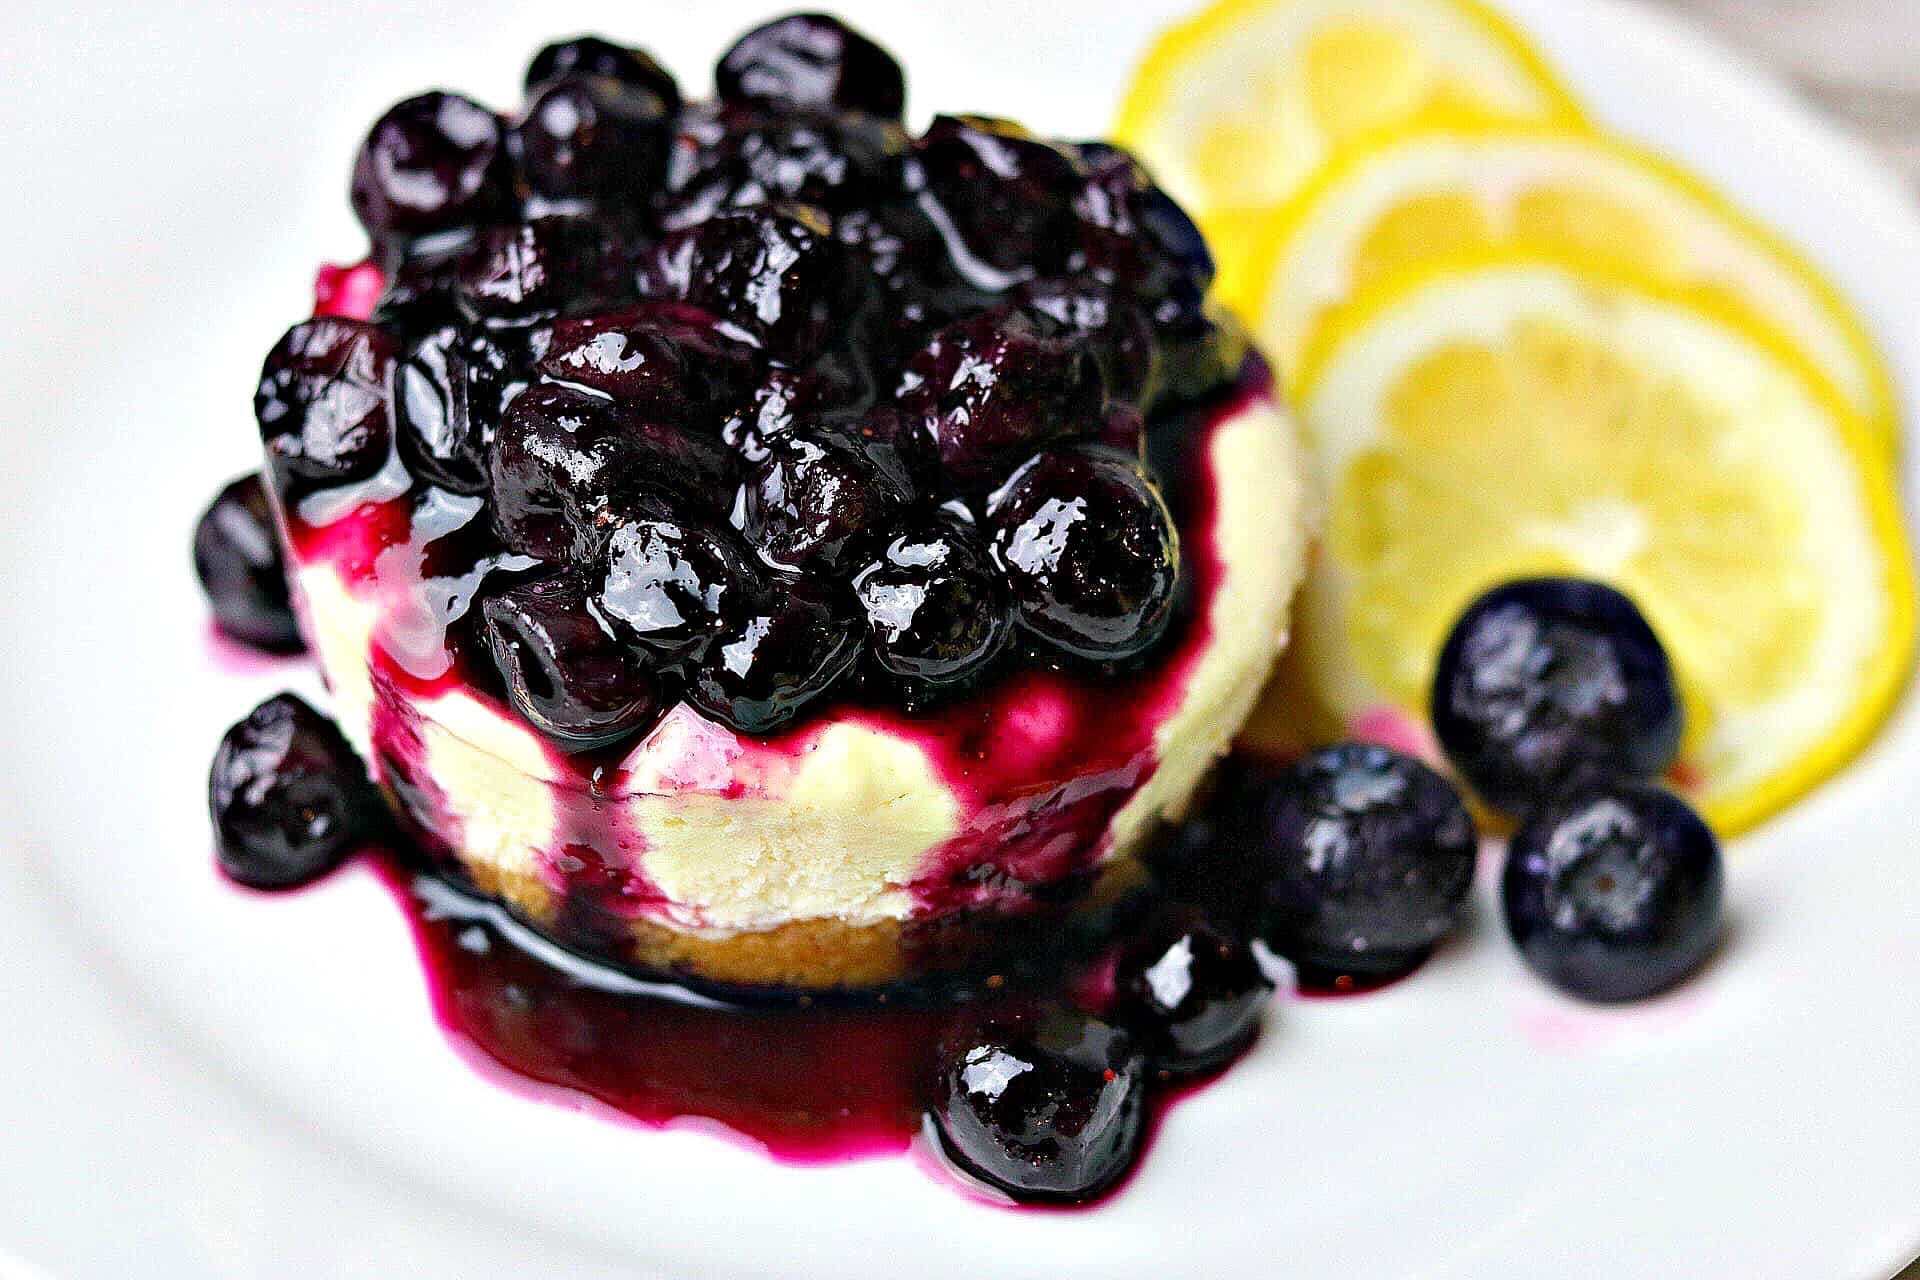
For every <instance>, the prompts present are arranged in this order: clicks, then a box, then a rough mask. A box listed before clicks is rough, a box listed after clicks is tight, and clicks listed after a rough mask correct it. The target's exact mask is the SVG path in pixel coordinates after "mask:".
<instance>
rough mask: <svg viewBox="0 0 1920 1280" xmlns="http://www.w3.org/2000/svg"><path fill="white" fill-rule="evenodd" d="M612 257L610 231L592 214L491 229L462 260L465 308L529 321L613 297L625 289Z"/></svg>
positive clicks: (479, 315) (473, 313) (485, 316)
mask: <svg viewBox="0 0 1920 1280" xmlns="http://www.w3.org/2000/svg"><path fill="white" fill-rule="evenodd" d="M611 259H612V249H611V246H610V245H609V244H608V242H607V236H606V232H605V231H604V230H603V229H602V228H601V226H600V224H599V223H597V222H595V221H594V220H592V219H590V218H581V217H568V216H563V215H551V216H548V217H544V218H535V219H533V220H532V221H530V222H523V223H521V224H519V225H518V226H511V227H493V228H489V229H488V230H487V231H486V232H485V233H484V234H483V235H482V236H481V237H480V238H479V240H478V242H477V243H476V244H475V245H474V247H473V249H472V250H471V251H470V252H469V253H468V254H466V255H465V256H464V257H462V259H461V260H460V267H459V301H460V307H461V310H462V312H463V313H464V314H466V315H467V316H468V317H470V318H474V319H482V320H504V321H508V322H520V323H524V322H525V321H527V320H529V319H533V318H544V317H551V316H553V315H555V314H557V313H558V312H559V311H560V310H561V309H562V308H563V307H574V308H577V307H579V306H581V305H583V304H585V303H590V302H593V301H596V300H604V299H608V298H610V297H612V296H613V295H615V294H616V292H617V291H619V290H621V289H623V288H624V285H623V284H620V283H618V282H616V280H615V277H614V273H613V270H612V261H611Z"/></svg>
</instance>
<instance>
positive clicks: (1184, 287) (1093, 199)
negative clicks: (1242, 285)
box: [1073, 146, 1214, 336]
mask: <svg viewBox="0 0 1920 1280" xmlns="http://www.w3.org/2000/svg"><path fill="white" fill-rule="evenodd" d="M1081 154H1082V157H1083V158H1085V159H1087V162H1088V167H1089V168H1090V170H1091V172H1090V173H1089V175H1088V177H1087V180H1086V182H1085V183H1084V184H1083V185H1082V186H1081V188H1080V190H1079V191H1078V192H1077V193H1076V195H1075V196H1074V200H1073V210H1074V214H1075V216H1076V218H1077V220H1078V222H1079V228H1080V230H1079V245H1080V256H1081V259H1082V260H1083V261H1084V262H1085V264H1086V269H1087V270H1088V271H1089V272H1090V273H1091V274H1092V275H1093V276H1094V278H1095V279H1097V280H1100V281H1103V282H1105V283H1107V284H1110V285H1113V286H1115V287H1116V288H1118V289H1120V290H1122V291H1123V292H1125V293H1127V294H1128V295H1130V296H1132V297H1134V298H1137V299H1139V300H1140V302H1141V303H1142V305H1144V306H1145V307H1146V308H1147V310H1148V312H1149V314H1150V315H1151V316H1152V318H1153V320H1154V323H1155V324H1156V325H1158V326H1160V327H1161V328H1163V329H1165V330H1168V331H1169V332H1171V333H1172V334H1174V335H1177V336H1192V335H1195V334H1198V333H1200V332H1201V331H1202V330H1203V329H1204V328H1205V324H1206V322H1205V319H1204V317H1203V314H1202V311H1203V302H1204V300H1205V298H1206V294H1207V290H1208V288H1210V287H1211V286H1212V284H1213V276H1214V265H1213V255H1212V254H1211V253H1210V252H1208V250H1207V244H1206V241H1205V239H1204V238H1202V236H1201V235H1200V231H1199V229H1198V228H1197V227H1195V226H1194V224H1193V219H1191V218H1189V217H1188V216H1187V215H1186V212H1185V211H1184V210H1182V209H1181V208H1180V206H1179V205H1177V204H1175V203H1174V202H1173V200H1172V199H1170V198H1169V197H1168V196H1167V194H1166V192H1164V191H1162V190H1160V188H1159V187H1157V186H1155V185H1154V184H1153V182H1152V180H1151V179H1150V178H1149V177H1148V176H1147V174H1146V171H1145V170H1144V169H1142V168H1141V167H1140V165H1139V164H1138V162H1137V161H1135V160H1134V158H1133V157H1132V156H1130V155H1128V154H1127V153H1126V152H1125V151H1122V150H1120V149H1119V148H1117V147H1111V146H1101V147H1099V148H1097V149H1094V150H1089V149H1087V148H1082V149H1081Z"/></svg>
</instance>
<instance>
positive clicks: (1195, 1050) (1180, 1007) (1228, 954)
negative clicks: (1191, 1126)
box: [1112, 912, 1273, 1076]
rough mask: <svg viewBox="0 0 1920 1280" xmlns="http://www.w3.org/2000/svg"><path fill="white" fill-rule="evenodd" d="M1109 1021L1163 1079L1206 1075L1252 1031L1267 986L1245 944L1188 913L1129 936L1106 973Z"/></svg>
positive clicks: (1249, 1040) (1245, 1042)
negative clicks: (1133, 1040)
mask: <svg viewBox="0 0 1920 1280" xmlns="http://www.w3.org/2000/svg"><path fill="white" fill-rule="evenodd" d="M1114 989H1115V995H1116V1000H1115V1004H1114V1009H1113V1015H1112V1016H1113V1018H1114V1020H1115V1021H1116V1022H1118V1023H1119V1024H1120V1025H1122V1026H1124V1027H1126V1028H1127V1029H1128V1030H1130V1031H1132V1032H1133V1033H1134V1034H1135V1035H1136V1036H1138V1037H1139V1038H1140V1042H1141V1044H1142V1046H1143V1047H1144V1048H1145V1049H1146V1054H1147V1061H1148V1063H1149V1064H1151V1065H1152V1067H1153V1068H1154V1069H1155V1070H1156V1071H1161V1072H1164V1073H1166V1074H1167V1075H1171V1076H1183V1075H1196V1074H1199V1073H1201V1072H1205V1071H1212V1070H1214V1069H1215V1068H1217V1067H1221V1066H1224V1065H1226V1064H1227V1063H1228V1062H1230V1061H1231V1060H1232V1059H1233V1058H1235V1057H1237V1056H1238V1055H1239V1054H1240V1052H1241V1051H1242V1050H1243V1049H1245V1048H1246V1047H1247V1045H1249V1044H1250V1043H1252V1041H1253V1038H1254V1036H1255V1035H1257V1034H1258V1033H1259V1030H1260V1015H1261V1012H1262V1011H1263V1010H1264V1009H1265V1008H1266V1007H1267V1004H1268V1001H1269V997H1270V996H1271V995H1272V994H1273V983H1272V981H1271V980H1270V979H1269V978H1268V977H1267V975H1266V974H1265V972H1263V971H1262V970H1261V968H1260V962H1259V960H1258V959H1256V958H1255V956H1254V954H1253V948H1252V947H1251V946H1250V945H1249V944H1248V943H1247V941H1246V939H1244V938H1242V937H1239V936H1237V935H1235V934H1232V933H1228V932H1226V931H1225V930H1222V929H1220V928H1218V927H1216V926H1215V925H1213V924H1210V923H1208V921H1207V920H1206V919H1205V918H1204V917H1202V916H1200V915H1199V914H1198V913H1196V912H1170V913H1168V914H1166V915H1165V916H1163V917H1162V918H1161V919H1159V920H1156V921H1155V922H1154V923H1153V924H1152V925H1151V927H1150V928H1149V929H1148V931H1147V932H1145V933H1143V934H1141V935H1140V936H1139V937H1137V938H1136V939H1135V940H1134V941H1133V944H1132V945H1131V946H1130V947H1129V948H1128V949H1127V951H1126V953H1125V954H1124V955H1123V956H1122V957H1121V959H1120V963H1119V967H1118V968H1117V969H1116V971H1115V974H1114Z"/></svg>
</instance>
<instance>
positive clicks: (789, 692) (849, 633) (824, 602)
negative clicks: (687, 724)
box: [687, 577, 860, 734]
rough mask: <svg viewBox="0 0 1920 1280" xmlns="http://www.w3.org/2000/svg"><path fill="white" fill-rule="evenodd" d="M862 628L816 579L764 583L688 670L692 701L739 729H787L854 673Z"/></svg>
mask: <svg viewBox="0 0 1920 1280" xmlns="http://www.w3.org/2000/svg"><path fill="white" fill-rule="evenodd" d="M859 656H860V644H859V633H858V632H857V631H855V630H854V628H853V627H852V626H850V625H849V624H848V623H847V622H846V620H845V619H844V618H842V617H841V616H840V613H839V610H838V609H836V608H835V605H834V602H833V599H832V597H831V596H830V595H829V594H828V593H827V591H826V589H825V588H824V587H823V586H822V585H821V583H820V580H819V579H816V578H799V577H777V578H773V579H771V580H769V581H767V582H765V583H764V584H762V585H761V587H760V588H759V590H758V591H756V592H755V593H754V594H753V595H752V596H751V597H750V598H749V600H748V602H747V611H746V614H745V616H744V617H742V618H740V619H739V620H738V621H736V622H734V623H733V624H732V625H730V626H729V627H728V628H727V630H726V631H725V632H724V633H723V634H722V635H720V636H719V637H718V638H717V639H716V640H715V641H714V643H713V644H712V645H711V646H710V647H708V648H707V650H706V651H705V652H704V653H703V654H702V655H701V656H700V658H699V660H698V662H697V663H696V665H695V666H694V667H693V668H692V670H690V671H689V672H688V675H687V701H688V702H690V703H692V704H693V705H694V706H696V707H698V708H699V709H700V710H702V711H704V712H706V713H707V714H708V715H710V716H712V717H714V718H715V719H717V720H719V721H720V722H722V723H723V724H726V725H728V726H730V727H732V728H733V729H736V730H738V731H739V732H741V733H753V734H764V733H772V732H774V731H775V730H777V729H781V728H784V727H785V726H786V725H788V724H790V723H791V722H792V721H793V720H794V719H796V718H797V717H798V716H799V715H800V714H801V713H802V712H803V711H805V710H806V708H807V706H808V705H809V704H811V703H812V702H814V701H815V700H816V699H818V698H820V697H822V696H823V695H824V694H826V693H827V692H828V690H830V689H831V688H832V687H833V686H834V685H835V684H837V683H838V682H839V681H840V679H841V678H842V677H844V676H845V675H847V674H848V673H849V672H850V671H852V670H853V665H854V663H855V661H856V660H857V659H858V658H859Z"/></svg>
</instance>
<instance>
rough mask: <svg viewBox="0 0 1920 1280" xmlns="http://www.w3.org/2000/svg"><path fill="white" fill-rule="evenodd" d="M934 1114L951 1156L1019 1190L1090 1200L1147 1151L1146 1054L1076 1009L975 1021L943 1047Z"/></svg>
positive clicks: (1019, 1193) (1040, 1196)
mask: <svg viewBox="0 0 1920 1280" xmlns="http://www.w3.org/2000/svg"><path fill="white" fill-rule="evenodd" d="M931 1118H932V1120H933V1125H934V1129H935V1131H936V1132H937V1134H938V1135H939V1139H940V1145H941V1147H942V1149H943V1150H944V1151H945V1153H946V1155H947V1158H948V1159H950V1160H952V1161H953V1162H954V1164H956V1165H957V1166H959V1168H960V1169H962V1170H963V1171H965V1172H967V1173H969V1174H971V1175H973V1176H974V1177H976V1178H979V1179H981V1180H982V1181H983V1182H986V1183H988V1184H989V1185H991V1186H994V1187H997V1188H999V1189H1000V1190H1002V1191H1004V1192H1006V1193H1007V1194H1008V1195H1010V1196H1012V1197H1014V1198H1015V1199H1017V1200H1029V1201H1043V1202H1044V1201H1052V1202H1063V1203H1074V1202H1077V1201H1082V1200H1089V1199H1092V1198H1094V1197H1095V1196H1098V1195H1099V1194H1100V1193H1101V1192H1102V1191H1104V1190H1106V1189H1108V1188H1109V1187H1111V1186H1113V1185H1114V1184H1115V1183H1116V1182H1118V1181H1119V1180H1120V1178H1121V1177H1122V1176H1124V1175H1125V1173H1126V1172H1127V1170H1128V1169H1129V1168H1130V1167H1132V1165H1133V1161H1134V1159H1135V1157H1136V1156H1138V1155H1139V1153H1140V1147H1141V1143H1142V1141H1143V1139H1144V1138H1145V1134H1146V1118H1147V1100H1146V1062H1145V1058H1144V1057H1143V1055H1142V1054H1141V1051H1140V1047H1139V1045H1138V1043H1137V1042H1136V1041H1135V1040H1134V1038H1133V1037H1132V1036H1131V1035H1129V1034H1128V1033H1127V1032H1125V1031H1122V1030H1120V1029H1119V1028H1117V1027H1113V1026H1109V1025H1108V1024H1107V1023H1104V1022H1101V1021H1100V1020H1098V1019H1096V1018H1091V1017H1088V1016H1086V1015H1084V1014H1081V1013H1078V1012H1075V1011H1072V1010H1068V1009H1061V1008H1055V1007H1048V1008H1044V1009H1040V1010H1037V1011H1034V1012H1032V1013H1029V1014H1027V1015H1025V1016H1007V1017H1004V1018H1000V1019H995V1020H990V1021H987V1022H985V1023H982V1024H972V1025H969V1026H967V1027H965V1028H963V1029H959V1030H956V1031H955V1032H954V1033H953V1034H952V1035H950V1036H949V1037H948V1038H947V1040H946V1042H945V1043H944V1044H943V1045H942V1046H941V1049H940V1064H939V1072H938V1077H937V1082H936V1085H935V1088H934V1097H933V1103H932V1108H931Z"/></svg>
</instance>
